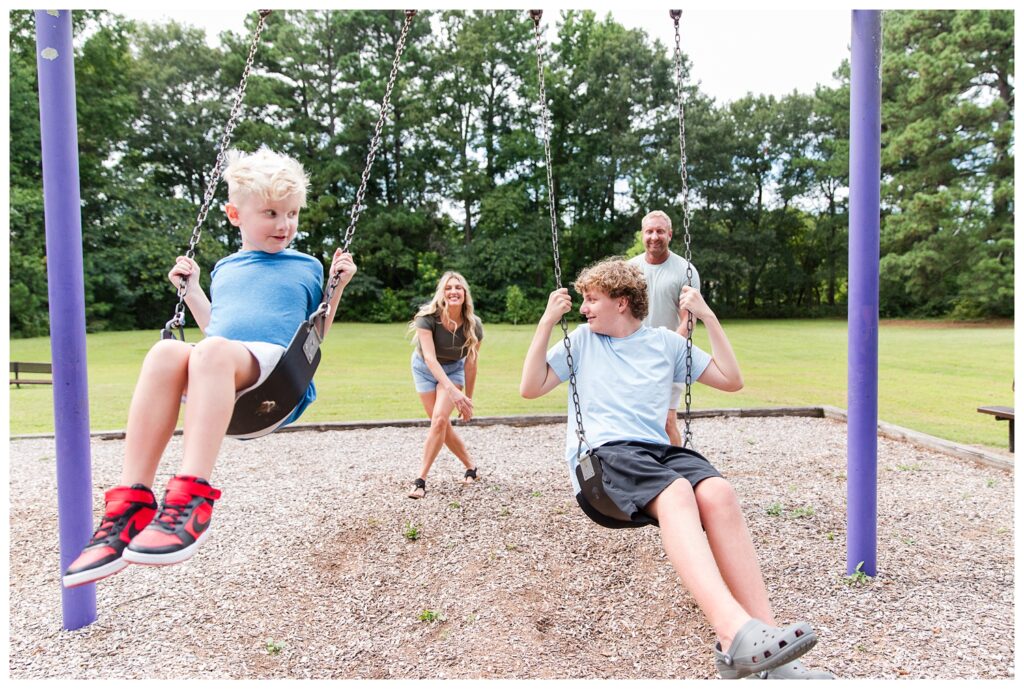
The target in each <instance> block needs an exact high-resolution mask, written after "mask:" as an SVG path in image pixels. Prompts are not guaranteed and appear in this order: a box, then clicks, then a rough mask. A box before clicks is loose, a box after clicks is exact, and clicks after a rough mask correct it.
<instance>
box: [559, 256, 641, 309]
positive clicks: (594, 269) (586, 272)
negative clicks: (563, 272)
mask: <svg viewBox="0 0 1024 689" xmlns="http://www.w3.org/2000/svg"><path fill="white" fill-rule="evenodd" d="M573 287H575V288H576V291H577V292H579V293H580V294H583V293H584V292H590V291H593V290H598V291H599V292H604V293H605V294H607V295H608V296H609V297H611V298H612V299H618V298H619V297H625V298H626V299H627V300H628V301H629V311H630V313H632V314H633V317H634V318H636V319H637V320H640V321H642V320H643V319H645V318H646V317H647V281H646V280H644V272H643V271H642V270H641V269H640V268H639V267H638V266H636V265H633V264H632V263H629V262H628V261H626V260H624V259H622V258H619V257H618V256H616V257H614V258H608V259H605V260H603V261H601V262H599V263H595V264H594V265H592V266H590V267H588V268H584V269H583V270H582V271H580V274H579V277H577V278H576V282H575V283H574V284H573Z"/></svg>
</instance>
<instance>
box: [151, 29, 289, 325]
mask: <svg viewBox="0 0 1024 689" xmlns="http://www.w3.org/2000/svg"><path fill="white" fill-rule="evenodd" d="M270 13H271V10H259V17H260V18H259V21H258V22H257V24H256V29H255V30H254V31H253V33H252V42H251V43H250V44H249V56H248V57H247V58H246V60H245V67H244V68H243V69H242V79H241V81H239V83H238V90H237V91H236V92H235V102H234V104H232V106H231V114H230V115H229V116H228V121H227V124H226V125H224V134H223V135H222V136H221V139H220V148H219V150H218V151H217V160H216V162H215V163H214V165H213V170H212V172H211V173H210V179H209V181H208V182H207V184H206V193H205V194H204V196H203V203H202V205H201V206H200V207H199V215H198V216H197V217H196V224H195V226H194V227H193V228H192V238H191V240H190V241H189V243H188V251H186V252H185V256H186V257H187V258H189V259H192V258H195V255H196V245H197V244H199V238H200V237H201V236H202V232H203V223H204V222H205V221H206V215H207V213H209V212H210V204H211V203H212V202H213V197H214V195H215V194H216V193H217V185H218V184H219V183H220V175H221V172H223V168H224V156H225V155H226V153H227V149H228V146H229V145H230V144H231V135H232V134H233V133H234V130H235V126H236V125H237V124H238V116H239V115H240V114H241V112H242V100H243V99H244V98H245V87H246V84H247V82H248V81H249V73H250V72H251V71H252V64H253V60H255V58H256V49H257V48H258V47H259V43H260V34H262V33H263V27H264V25H265V24H266V21H267V17H269V16H270ZM187 293H188V280H187V279H183V280H181V282H179V283H178V303H177V304H176V305H175V307H174V315H173V316H172V317H171V320H169V321H167V324H166V325H164V329H163V330H162V331H161V337H162V338H163V339H165V340H166V339H178V338H175V337H174V332H173V330H172V329H173V328H177V329H178V334H179V338H180V339H181V341H182V342H184V341H185V295H186V294H187Z"/></svg>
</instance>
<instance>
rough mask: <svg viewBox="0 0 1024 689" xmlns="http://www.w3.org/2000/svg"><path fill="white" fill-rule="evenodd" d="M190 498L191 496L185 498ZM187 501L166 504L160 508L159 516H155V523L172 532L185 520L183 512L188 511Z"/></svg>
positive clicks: (165, 502)
mask: <svg viewBox="0 0 1024 689" xmlns="http://www.w3.org/2000/svg"><path fill="white" fill-rule="evenodd" d="M175 497H177V496H175ZM186 497H188V498H191V497H192V496H191V495H188V496H186ZM188 506H189V501H188V500H186V501H185V502H167V501H166V499H165V500H164V503H163V504H162V505H161V506H160V514H159V515H157V518H156V521H159V522H160V524H161V525H163V526H165V527H167V528H168V529H171V530H174V529H176V528H177V527H179V526H181V523H182V522H183V521H184V520H185V512H186V510H187V509H188Z"/></svg>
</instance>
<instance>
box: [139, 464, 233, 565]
mask: <svg viewBox="0 0 1024 689" xmlns="http://www.w3.org/2000/svg"><path fill="white" fill-rule="evenodd" d="M219 497H220V491H219V490H217V489H216V488H214V487H213V486H211V485H210V484H209V483H208V482H207V481H206V480H205V479H201V478H196V477H195V476H174V477H172V478H171V480H170V481H169V482H168V483H167V491H166V492H165V493H164V500H163V503H161V505H160V514H158V515H157V517H156V519H154V520H153V521H151V522H150V523H149V526H147V527H146V529H145V530H144V531H143V532H142V533H140V534H139V535H138V536H136V537H135V538H133V539H132V542H131V543H129V544H128V548H127V549H125V551H124V559H125V560H127V561H128V562H131V563H134V564H137V565H173V564H177V563H179V562H184V561H185V560H187V559H189V558H190V557H192V556H193V555H195V553H196V550H198V549H199V546H201V545H202V544H203V541H205V540H206V536H207V527H209V526H210V518H211V517H212V516H213V501H214V500H217V499H218V498H219Z"/></svg>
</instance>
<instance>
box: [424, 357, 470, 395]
mask: <svg viewBox="0 0 1024 689" xmlns="http://www.w3.org/2000/svg"><path fill="white" fill-rule="evenodd" d="M441 370H443V371H444V374H445V375H446V376H448V380H450V381H451V382H452V383H454V384H455V385H459V386H462V387H465V386H466V360H465V359H459V360H458V361H453V362H452V363H450V364H441ZM412 382H413V383H414V384H415V385H416V392H419V393H423V392H433V391H434V390H436V389H437V378H435V377H434V374H433V373H432V372H431V371H430V368H429V367H428V366H427V362H426V361H424V360H423V357H421V356H420V353H419V352H418V351H416V350H413V353H412Z"/></svg>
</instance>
